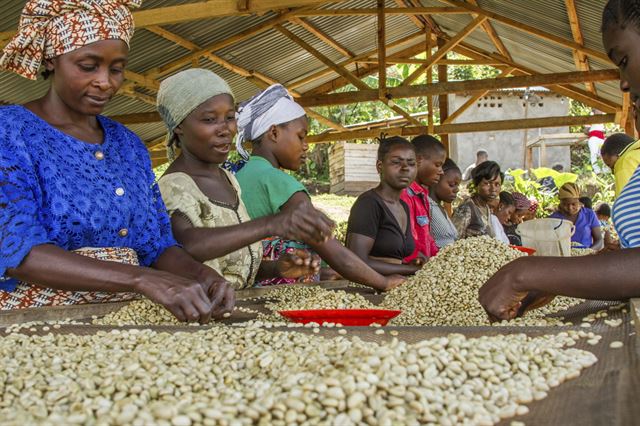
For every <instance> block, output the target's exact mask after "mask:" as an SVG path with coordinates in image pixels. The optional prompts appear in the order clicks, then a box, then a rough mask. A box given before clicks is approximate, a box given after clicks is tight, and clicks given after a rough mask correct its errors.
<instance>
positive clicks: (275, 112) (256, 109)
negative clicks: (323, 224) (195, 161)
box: [236, 84, 404, 290]
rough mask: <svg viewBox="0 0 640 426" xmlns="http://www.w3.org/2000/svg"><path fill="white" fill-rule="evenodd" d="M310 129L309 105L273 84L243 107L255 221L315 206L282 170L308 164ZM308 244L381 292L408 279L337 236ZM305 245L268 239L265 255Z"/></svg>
mask: <svg viewBox="0 0 640 426" xmlns="http://www.w3.org/2000/svg"><path fill="white" fill-rule="evenodd" d="M307 128H308V123H307V117H306V115H305V112H304V109H303V108H302V107H301V106H300V105H298V104H297V103H295V102H294V100H293V98H292V97H291V96H290V95H289V93H288V92H287V90H286V89H285V88H284V87H283V86H281V85H279V84H276V85H273V86H270V87H269V88H267V89H266V90H265V91H263V92H261V93H259V94H258V95H256V96H255V97H253V98H252V99H251V100H250V101H248V102H247V103H245V104H244V105H243V106H241V107H240V111H239V115H238V139H237V146H238V152H240V154H241V155H242V156H243V157H244V158H245V159H247V160H248V161H247V163H246V164H245V166H244V167H243V168H242V169H240V171H239V172H238V173H237V174H236V178H237V179H238V182H239V183H240V187H241V188H242V200H243V201H244V204H245V206H247V211H248V213H249V216H250V217H251V218H252V219H258V218H261V217H264V216H269V215H272V214H275V213H278V212H280V211H283V210H284V211H287V210H288V209H299V208H304V209H311V208H313V206H312V204H311V199H310V198H309V194H308V192H307V190H306V189H305V187H304V186H303V185H302V184H301V183H300V182H298V181H297V180H296V179H295V178H294V177H293V176H291V175H289V174H287V173H285V172H284V171H282V170H280V169H285V170H298V169H299V168H300V166H301V165H302V161H303V160H304V158H305V153H306V151H307V149H308V145H307V142H306V141H305V138H306V135H307ZM245 140H246V141H250V142H251V143H252V145H253V151H252V155H251V156H250V157H249V154H248V153H247V152H246V151H245V150H244V148H243V147H242V142H243V141H245ZM304 243H306V244H308V245H309V246H310V247H311V248H312V249H313V250H314V251H315V252H317V253H318V254H319V255H320V256H321V257H322V259H324V260H325V261H326V262H327V263H328V264H329V266H330V267H332V268H333V269H334V270H335V271H336V272H337V273H339V274H340V275H341V276H343V277H344V278H346V279H348V280H351V281H355V282H358V283H361V284H365V285H368V286H371V287H373V288H376V289H379V290H388V289H390V288H393V287H395V286H398V285H400V284H401V283H402V282H403V281H404V278H403V277H401V276H398V275H392V276H389V277H385V276H383V275H380V274H379V273H377V272H376V271H374V270H373V269H371V268H369V267H368V266H367V264H365V263H364V262H363V261H362V260H361V259H360V258H359V257H358V256H356V255H355V254H354V253H353V252H351V251H350V250H348V249H346V248H345V247H344V246H343V245H341V244H340V243H339V242H338V241H337V240H336V239H335V238H331V239H329V240H328V241H326V242H324V243H321V244H318V243H316V242H314V241H304ZM304 243H301V242H296V241H292V240H289V239H287V238H282V236H278V235H276V236H274V237H273V238H271V239H269V240H266V241H264V242H263V247H264V248H265V256H266V257H267V258H268V259H272V260H276V259H278V258H279V257H280V256H281V255H282V254H283V253H286V252H288V251H290V250H291V249H292V248H293V247H300V246H301V245H302V246H303V247H305V245H304ZM278 282H282V280H278ZM271 283H272V282H271ZM271 283H268V284H271Z"/></svg>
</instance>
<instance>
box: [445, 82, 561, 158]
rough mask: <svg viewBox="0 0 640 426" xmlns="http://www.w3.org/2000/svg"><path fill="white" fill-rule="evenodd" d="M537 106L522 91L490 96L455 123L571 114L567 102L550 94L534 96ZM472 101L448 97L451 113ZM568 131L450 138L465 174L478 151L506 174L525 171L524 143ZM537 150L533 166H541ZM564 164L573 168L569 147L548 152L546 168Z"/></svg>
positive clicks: (483, 134)
mask: <svg viewBox="0 0 640 426" xmlns="http://www.w3.org/2000/svg"><path fill="white" fill-rule="evenodd" d="M534 93H535V96H534V97H535V98H537V99H536V100H537V102H536V103H535V104H531V102H525V100H524V99H523V95H524V93H523V92H522V91H513V92H507V91H500V92H491V93H489V94H488V95H487V96H485V97H483V98H482V99H480V100H479V101H478V102H476V104H475V105H473V106H472V107H470V108H469V109H468V110H466V111H465V112H464V113H463V114H462V115H461V116H460V117H458V119H457V120H456V123H466V122H480V121H494V120H516V119H522V118H540V117H555V116H566V115H567V114H568V113H569V101H568V99H566V98H564V97H562V96H560V95H556V94H555V93H551V92H534ZM469 98H470V96H468V95H463V94H460V95H449V105H450V108H451V111H455V110H456V109H457V108H459V107H460V106H461V105H463V104H464V103H465V102H467V100H468V99H469ZM568 132H569V127H551V128H543V129H529V130H528V131H526V135H525V130H509V131H500V132H477V133H460V134H455V135H451V136H450V149H451V157H452V158H453V159H454V161H456V163H457V164H458V165H459V166H460V168H461V169H462V170H464V169H465V168H466V167H467V166H468V165H470V164H472V163H474V162H475V158H476V157H475V154H476V151H477V150H479V149H485V150H486V151H487V152H488V153H489V159H490V160H493V161H496V162H498V164H500V165H501V167H502V169H503V170H506V169H508V168H512V169H515V168H523V166H524V140H525V139H526V140H531V139H533V138H535V137H536V136H537V135H540V134H552V133H568ZM538 151H539V150H538V149H534V151H533V152H534V157H533V165H534V167H537V166H538ZM554 164H562V165H563V166H564V167H565V170H568V168H569V167H570V165H571V156H570V153H569V148H568V147H554V148H547V164H544V166H546V167H551V166H553V165H554Z"/></svg>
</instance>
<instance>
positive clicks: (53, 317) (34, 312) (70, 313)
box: [0, 301, 129, 327]
mask: <svg viewBox="0 0 640 426" xmlns="http://www.w3.org/2000/svg"><path fill="white" fill-rule="evenodd" d="M128 304H129V301H126V302H109V303H87V304H83V305H69V306H48V307H42V308H26V309H13V310H10V311H0V327H6V326H9V325H12V324H23V323H25V322H31V321H61V320H66V319H70V320H80V319H89V318H91V317H92V316H93V315H97V316H104V315H106V314H108V313H110V312H113V311H116V310H118V309H120V308H122V307H124V306H126V305H128Z"/></svg>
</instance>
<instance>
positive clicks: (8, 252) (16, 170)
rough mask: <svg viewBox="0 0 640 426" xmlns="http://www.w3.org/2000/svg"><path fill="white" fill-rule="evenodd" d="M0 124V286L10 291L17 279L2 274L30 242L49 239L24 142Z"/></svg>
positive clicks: (19, 259)
mask: <svg viewBox="0 0 640 426" xmlns="http://www.w3.org/2000/svg"><path fill="white" fill-rule="evenodd" d="M10 129H11V127H9V126H6V127H4V126H2V127H0V277H2V278H0V290H7V291H11V290H13V288H14V287H15V285H16V284H17V280H15V279H11V278H8V277H5V274H6V271H7V269H9V268H16V267H18V266H20V264H21V263H22V261H23V259H24V258H25V257H26V256H27V255H28V254H29V252H30V251H31V249H32V248H33V247H34V246H37V245H40V244H47V243H49V242H50V239H49V238H48V235H47V231H46V229H45V227H44V226H43V224H42V222H41V220H40V214H39V213H40V212H39V210H38V202H37V201H36V194H37V192H38V183H37V180H36V176H35V174H34V172H33V165H32V162H31V158H30V157H29V155H28V154H27V151H26V148H25V146H24V143H22V142H21V141H20V140H19V139H18V138H17V137H16V135H13V134H12V133H11V131H10Z"/></svg>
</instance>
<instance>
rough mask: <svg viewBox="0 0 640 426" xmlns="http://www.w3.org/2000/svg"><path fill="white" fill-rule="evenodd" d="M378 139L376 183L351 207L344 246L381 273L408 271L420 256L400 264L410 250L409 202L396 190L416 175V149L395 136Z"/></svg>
mask: <svg viewBox="0 0 640 426" xmlns="http://www.w3.org/2000/svg"><path fill="white" fill-rule="evenodd" d="M379 143H380V145H379V147H378V161H377V162H376V168H377V170H378V174H379V175H380V184H379V185H378V186H377V187H375V188H374V189H370V190H369V191H366V192H364V193H362V194H360V196H359V197H358V199H357V200H356V202H355V203H354V204H353V207H351V213H350V214H349V224H348V226H347V248H348V249H349V250H351V251H352V252H354V253H355V254H357V255H358V257H359V258H360V259H362V260H363V261H364V262H365V263H366V264H367V265H369V266H370V267H371V268H373V269H374V270H375V271H377V272H379V273H381V274H383V275H391V274H401V275H411V274H414V273H415V272H416V271H417V270H418V269H420V265H421V264H422V258H421V257H418V258H416V259H415V261H414V262H412V264H410V265H403V264H402V259H404V258H405V257H407V256H409V255H411V254H412V253H413V251H414V248H415V242H414V240H413V235H412V232H411V222H410V218H411V216H410V214H409V206H408V205H407V204H406V203H405V202H404V201H402V200H401V199H400V194H401V192H402V190H403V189H405V188H407V187H408V186H409V185H411V182H413V180H414V179H415V178H416V151H415V149H414V147H413V144H411V143H410V142H409V141H408V140H406V139H404V138H401V137H398V136H396V137H392V138H388V139H382V140H380V141H379Z"/></svg>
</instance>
